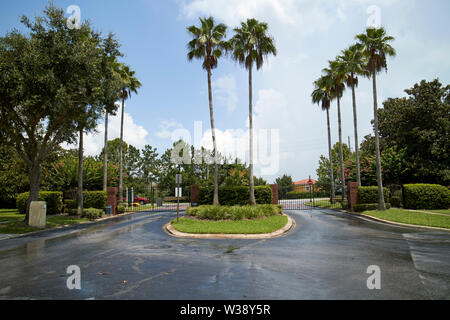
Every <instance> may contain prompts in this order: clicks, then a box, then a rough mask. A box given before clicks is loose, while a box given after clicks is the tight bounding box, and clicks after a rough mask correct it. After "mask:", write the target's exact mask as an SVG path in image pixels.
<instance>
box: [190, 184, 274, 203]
mask: <svg viewBox="0 0 450 320" xmlns="http://www.w3.org/2000/svg"><path fill="white" fill-rule="evenodd" d="M198 198H199V201H198V202H199V205H211V204H212V203H213V198H214V188H200V191H199V195H198ZM255 198H256V203H257V204H271V203H272V188H271V187H270V186H257V187H255ZM249 199H250V188H249V187H219V202H220V204H221V205H223V206H236V205H238V206H245V205H247V204H249Z"/></svg>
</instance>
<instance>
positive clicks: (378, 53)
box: [356, 28, 396, 211]
mask: <svg viewBox="0 0 450 320" xmlns="http://www.w3.org/2000/svg"><path fill="white" fill-rule="evenodd" d="M356 39H357V40H358V41H359V42H360V44H361V45H362V48H363V51H364V54H365V55H366V57H367V58H368V63H367V71H369V72H370V76H371V77H372V85H373V109H374V133H375V149H376V163H377V183H378V209H379V210H380V211H385V210H386V204H385V201H384V194H383V177H382V167H381V155H380V141H379V139H380V138H379V132H378V128H379V124H378V101H377V82H376V75H377V73H379V72H381V71H382V70H387V57H388V56H391V57H393V56H395V55H396V52H395V49H394V48H393V47H392V46H391V45H390V44H389V43H390V42H392V41H393V40H394V37H391V36H387V35H386V30H385V29H384V28H367V30H366V33H363V34H359V35H357V36H356Z"/></svg>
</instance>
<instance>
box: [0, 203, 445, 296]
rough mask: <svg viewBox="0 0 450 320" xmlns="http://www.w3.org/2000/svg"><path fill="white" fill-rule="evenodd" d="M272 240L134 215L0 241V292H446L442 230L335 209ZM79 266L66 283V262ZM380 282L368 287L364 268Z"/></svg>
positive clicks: (297, 215)
mask: <svg viewBox="0 0 450 320" xmlns="http://www.w3.org/2000/svg"><path fill="white" fill-rule="evenodd" d="M288 213H289V214H290V215H291V216H292V217H293V218H294V219H295V220H296V223H297V227H296V229H295V230H293V231H292V232H290V233H289V234H288V235H286V236H284V237H282V238H277V239H271V240H184V239H175V238H171V237H170V236H168V235H167V234H166V233H165V232H164V231H163V230H162V226H163V225H164V224H165V223H167V222H168V221H170V219H173V217H174V214H173V213H156V214H155V213H152V214H149V213H140V214H136V215H133V216H128V217H122V218H119V219H116V220H112V221H106V222H103V223H101V224H97V225H95V226H90V227H79V228H74V229H72V230H71V231H51V232H46V233H44V234H41V235H39V236H36V235H35V236H28V237H23V238H19V239H8V240H2V241H0V298H1V299H208V300H209V299H450V232H439V231H422V230H419V229H409V228H402V227H394V226H388V225H384V224H381V223H376V222H372V221H365V220H362V219H360V218H357V217H352V216H350V215H347V214H342V213H338V212H334V211H290V212H288ZM70 265H78V266H79V267H80V268H81V286H82V288H81V290H68V289H67V286H66V281H67V277H68V275H67V274H66V268H67V267H68V266H70ZM371 265H377V266H379V267H380V268H381V279H382V289H381V290H368V289H367V284H366V283H367V278H368V277H369V276H370V275H368V274H367V273H366V272H367V268H368V267H369V266H371Z"/></svg>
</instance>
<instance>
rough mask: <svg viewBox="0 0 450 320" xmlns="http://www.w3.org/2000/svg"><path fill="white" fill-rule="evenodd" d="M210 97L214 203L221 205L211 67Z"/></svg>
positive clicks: (209, 72) (209, 75) (209, 78)
mask: <svg viewBox="0 0 450 320" xmlns="http://www.w3.org/2000/svg"><path fill="white" fill-rule="evenodd" d="M208 99H209V116H210V120H211V132H212V140H213V148H214V151H213V152H214V199H213V205H215V206H218V205H219V167H218V157H217V142H216V128H215V125H214V109H213V100H212V87H211V69H208Z"/></svg>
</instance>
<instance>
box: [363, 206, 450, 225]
mask: <svg viewBox="0 0 450 320" xmlns="http://www.w3.org/2000/svg"><path fill="white" fill-rule="evenodd" d="M445 211H447V210H443V212H442V213H441V214H432V213H425V212H418V211H409V210H403V209H390V210H386V211H366V212H364V213H363V214H365V215H367V216H370V217H374V218H378V219H382V220H387V221H392V222H399V223H405V224H411V225H417V226H425V227H436V228H446V229H450V216H448V215H445V213H444V212H445Z"/></svg>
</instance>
